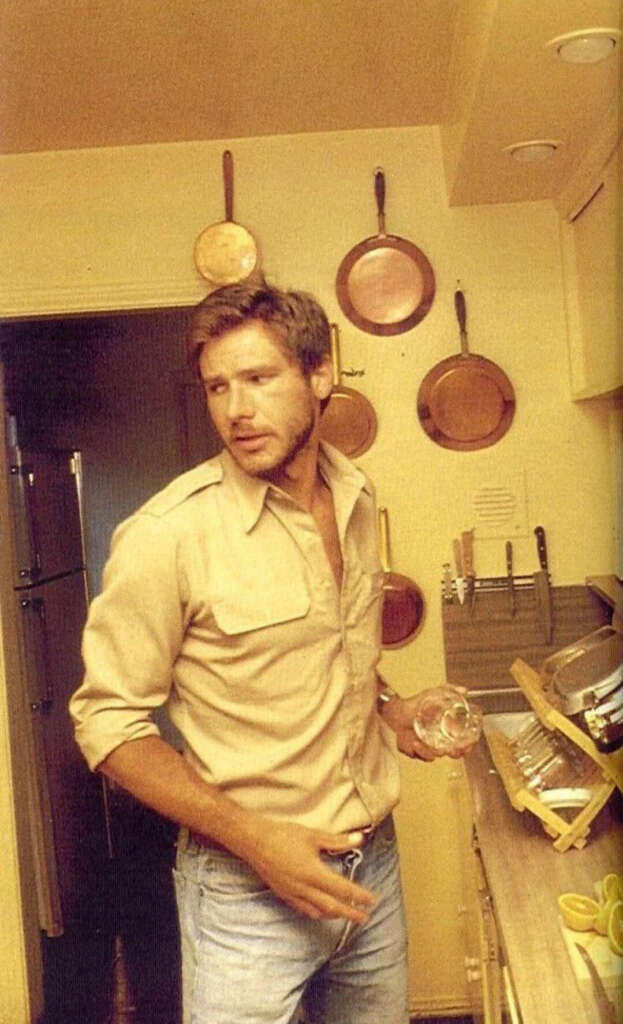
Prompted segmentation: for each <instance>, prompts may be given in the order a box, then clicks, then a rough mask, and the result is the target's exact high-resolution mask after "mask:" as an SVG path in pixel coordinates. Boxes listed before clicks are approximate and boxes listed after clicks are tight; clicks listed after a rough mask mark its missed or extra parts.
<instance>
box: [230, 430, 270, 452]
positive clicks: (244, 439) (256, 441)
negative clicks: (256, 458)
mask: <svg viewBox="0 0 623 1024" xmlns="http://www.w3.org/2000/svg"><path fill="white" fill-rule="evenodd" d="M267 437H268V434H234V437H233V442H234V444H235V445H237V446H238V447H239V448H243V449H244V450H245V451H247V452H254V451H257V449H258V448H261V447H262V445H263V444H264V442H265V441H266V439H267Z"/></svg>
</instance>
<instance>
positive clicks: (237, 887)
mask: <svg viewBox="0 0 623 1024" xmlns="http://www.w3.org/2000/svg"><path fill="white" fill-rule="evenodd" d="M197 881H198V883H199V886H200V889H201V890H202V891H203V893H205V894H207V895H210V896H214V897H216V898H218V899H223V900H230V901H235V900H243V899H254V898H256V899H259V898H263V897H265V896H266V895H269V894H270V891H271V890H270V889H269V887H268V886H267V885H266V883H265V882H264V881H263V880H262V879H261V878H260V876H259V875H258V874H257V873H256V872H255V871H254V870H253V869H252V868H251V867H250V866H249V865H248V864H246V863H245V862H244V861H243V860H240V859H239V858H238V857H234V856H233V855H231V856H230V855H227V854H221V853H213V854H212V855H211V856H209V857H207V858H205V860H204V862H203V864H202V866H201V870H200V871H199V872H198V876H197Z"/></svg>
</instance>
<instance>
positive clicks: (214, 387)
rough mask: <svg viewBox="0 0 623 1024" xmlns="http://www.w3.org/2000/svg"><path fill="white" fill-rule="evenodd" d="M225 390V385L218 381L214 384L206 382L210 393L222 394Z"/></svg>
mask: <svg viewBox="0 0 623 1024" xmlns="http://www.w3.org/2000/svg"><path fill="white" fill-rule="evenodd" d="M224 390H225V385H224V384H222V383H219V382H218V381H217V382H216V383H214V384H206V391H207V392H208V394H209V395H222V394H223V392H224Z"/></svg>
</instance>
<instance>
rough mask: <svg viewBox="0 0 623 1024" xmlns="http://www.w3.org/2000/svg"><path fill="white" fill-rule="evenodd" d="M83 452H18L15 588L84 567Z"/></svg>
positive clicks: (13, 466)
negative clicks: (81, 507) (81, 498)
mask: <svg viewBox="0 0 623 1024" xmlns="http://www.w3.org/2000/svg"><path fill="white" fill-rule="evenodd" d="M79 471H80V459H79V453H78V452H74V451H68V450H51V451H45V452H35V451H21V450H19V449H13V450H12V452H11V460H10V474H11V477H10V479H11V503H12V509H13V530H14V537H15V550H16V561H17V566H16V568H17V579H16V580H15V586H18V587H20V586H28V585H30V584H33V583H38V582H39V581H41V580H45V579H48V578H50V577H51V576H58V575H60V574H61V573H64V572H69V571H71V570H72V569H77V568H80V567H81V566H83V565H84V548H83V542H82V516H81V509H80V490H79Z"/></svg>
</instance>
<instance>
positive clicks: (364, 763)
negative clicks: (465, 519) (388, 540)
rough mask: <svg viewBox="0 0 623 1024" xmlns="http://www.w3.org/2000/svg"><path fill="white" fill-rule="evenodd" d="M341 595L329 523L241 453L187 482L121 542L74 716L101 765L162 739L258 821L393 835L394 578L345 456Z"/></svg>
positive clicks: (92, 625)
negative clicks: (383, 629) (130, 747)
mask: <svg viewBox="0 0 623 1024" xmlns="http://www.w3.org/2000/svg"><path fill="white" fill-rule="evenodd" d="M319 467H320V471H321V473H322V475H323V477H324V479H325V480H326V482H327V484H328V486H329V487H330V488H331V491H332V494H333V501H334V506H335V514H336V519H337V526H338V531H339V538H340V544H341V549H342V556H343V561H344V574H343V582H342V587H341V591H340V590H339V589H338V586H337V584H336V581H335V577H334V575H333V573H332V571H331V567H330V565H329V561H328V559H327V555H326V553H325V549H324V545H323V542H322V539H321V536H320V534H319V532H318V530H317V528H316V525H315V523H314V520H313V518H312V516H311V515H310V514H308V513H306V512H304V511H303V510H302V509H301V508H299V507H298V506H297V505H296V504H295V503H294V502H293V501H292V500H291V498H289V496H288V495H287V494H285V493H284V492H282V491H280V490H279V489H276V488H274V487H272V486H271V485H270V484H268V483H267V482H266V481H263V480H261V479H258V478H253V477H250V476H248V475H247V474H246V473H244V472H243V471H242V470H240V469H239V468H238V466H237V465H236V463H235V462H234V460H233V459H232V458H231V457H230V456H229V454H228V453H227V452H223V453H221V454H220V455H219V456H217V457H216V458H215V459H212V460H210V461H208V462H205V463H203V464H202V465H200V466H198V467H196V468H195V469H192V470H190V471H189V472H188V473H185V474H183V475H182V476H180V477H178V478H177V479H176V480H174V481H173V482H172V483H171V484H170V485H169V486H168V487H166V488H165V489H164V490H163V491H161V492H160V493H159V494H157V495H156V496H155V497H154V498H152V499H151V500H150V501H149V502H147V504H146V505H144V506H143V507H142V508H141V509H140V510H139V511H138V512H137V513H135V514H134V515H133V516H131V517H130V518H129V519H127V520H126V521H125V522H123V523H122V524H121V525H120V526H119V527H118V528H117V530H116V531H115V535H114V537H113V543H112V547H111V556H110V559H109V562H108V564H107V566H106V570H105V573H104V588H103V592H102V593H101V594H100V595H99V596H98V597H97V598H96V599H95V600H94V601H93V603H92V605H91V609H90V613H89V619H88V623H87V626H86V629H85V633H84V641H83V656H84V661H85V665H86V675H85V678H84V681H83V683H82V685H81V687H80V688H79V689H78V690H77V692H76V693H75V694H74V696H73V698H72V700H71V703H70V711H71V714H72V716H73V719H74V722H75V726H76V738H77V741H78V743H79V744H80V746H81V748H82V751H83V753H84V755H85V757H86V759H87V761H88V762H89V764H90V766H91V767H92V768H95V767H96V766H97V765H98V764H100V763H101V761H103V760H104V758H105V757H106V756H107V755H108V754H109V753H110V752H111V751H112V750H114V749H115V748H116V747H117V746H119V745H120V744H122V743H124V742H126V741H128V740H134V739H137V738H139V737H142V736H148V735H150V734H157V733H158V727H157V725H156V723H155V722H154V721H153V719H152V712H153V710H154V709H155V708H157V707H160V706H162V705H166V708H167V711H168V714H169V716H170V719H171V721H172V722H173V723H174V725H175V726H176V727H177V729H178V730H179V732H180V733H181V735H182V737H183V738H184V742H185V750H184V756H185V757H186V758H187V759H188V760H189V762H190V763H191V764H192V765H193V767H194V768H195V769H196V770H197V772H198V773H199V774H200V775H201V776H202V777H203V778H204V779H205V780H206V781H207V782H209V783H211V784H215V785H217V786H219V787H220V788H221V789H222V790H223V792H225V793H227V795H228V796H230V797H231V798H232V799H233V800H235V801H237V802H238V803H239V804H240V805H242V806H247V807H249V808H253V809H254V810H256V811H260V812H262V813H265V814H266V815H268V816H271V817H274V818H278V819H281V820H288V821H297V822H299V823H300V824H303V825H308V826H309V827H313V828H323V829H331V830H336V831H341V830H349V829H352V828H357V827H359V826H363V825H366V824H369V823H376V822H378V821H380V820H381V819H382V818H383V817H384V816H385V815H386V814H387V813H388V812H389V811H390V809H391V808H392V807H393V806H394V804H395V803H396V802H397V799H398V789H399V779H398V764H397V757H396V743H395V737H394V734H393V732H392V731H391V730H390V729H389V728H388V727H387V726H386V725H385V723H384V722H383V721H382V720H381V718H380V717H379V715H378V713H377V710H376V665H377V662H378V659H379V654H380V603H381V592H382V591H381V584H382V570H381V566H380V563H379V556H378V547H377V531H376V508H375V501H374V494H373V491H372V488H371V485H370V484H369V482H368V481H367V479H366V477H365V476H364V474H363V473H362V472H361V471H360V470H359V469H357V468H356V467H354V466H353V465H352V464H351V463H350V462H349V461H348V460H347V459H346V458H344V456H342V455H341V454H340V453H339V452H338V451H336V450H335V449H334V448H331V447H329V446H323V448H322V450H321V452H320V461H319Z"/></svg>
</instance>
